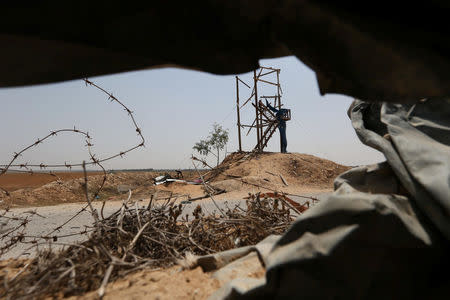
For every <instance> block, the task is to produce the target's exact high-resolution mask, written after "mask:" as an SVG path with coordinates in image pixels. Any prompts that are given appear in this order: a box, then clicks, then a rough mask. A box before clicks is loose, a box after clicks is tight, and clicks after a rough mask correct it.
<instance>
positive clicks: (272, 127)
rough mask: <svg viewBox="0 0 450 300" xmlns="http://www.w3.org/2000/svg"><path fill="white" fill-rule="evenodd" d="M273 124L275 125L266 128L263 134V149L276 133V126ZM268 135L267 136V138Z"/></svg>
mask: <svg viewBox="0 0 450 300" xmlns="http://www.w3.org/2000/svg"><path fill="white" fill-rule="evenodd" d="M274 124H276V123H272V126H269V127H268V128H267V132H266V133H265V140H264V143H263V145H262V146H263V148H265V147H266V146H267V143H268V142H269V140H270V139H271V138H272V136H273V134H274V133H275V131H277V126H276V125H274ZM269 130H270V133H269ZM267 135H268V136H267Z"/></svg>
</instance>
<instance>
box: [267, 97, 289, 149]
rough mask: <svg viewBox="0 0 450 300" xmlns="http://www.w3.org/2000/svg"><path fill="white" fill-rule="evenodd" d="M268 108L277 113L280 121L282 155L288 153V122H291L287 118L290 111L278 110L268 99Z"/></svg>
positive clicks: (276, 115)
mask: <svg viewBox="0 0 450 300" xmlns="http://www.w3.org/2000/svg"><path fill="white" fill-rule="evenodd" d="M266 106H267V107H268V108H269V109H270V110H271V111H273V112H274V113H275V117H276V118H277V121H278V130H279V131H280V137H281V153H287V151H286V148H287V139H286V120H289V118H288V117H287V114H288V110H287V109H282V108H281V109H276V108H275V107H273V106H272V105H270V103H269V102H268V101H267V99H266Z"/></svg>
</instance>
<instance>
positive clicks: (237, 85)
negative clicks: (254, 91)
mask: <svg viewBox="0 0 450 300" xmlns="http://www.w3.org/2000/svg"><path fill="white" fill-rule="evenodd" d="M236 110H237V127H238V138H239V152H242V144H241V114H240V108H239V78H238V77H237V76H236Z"/></svg>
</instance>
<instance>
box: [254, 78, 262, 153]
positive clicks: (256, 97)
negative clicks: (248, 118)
mask: <svg viewBox="0 0 450 300" xmlns="http://www.w3.org/2000/svg"><path fill="white" fill-rule="evenodd" d="M253 79H254V82H255V113H256V139H257V143H256V148H257V149H258V151H261V147H260V145H261V141H260V135H259V116H258V115H259V113H258V86H257V85H258V79H257V78H256V70H253Z"/></svg>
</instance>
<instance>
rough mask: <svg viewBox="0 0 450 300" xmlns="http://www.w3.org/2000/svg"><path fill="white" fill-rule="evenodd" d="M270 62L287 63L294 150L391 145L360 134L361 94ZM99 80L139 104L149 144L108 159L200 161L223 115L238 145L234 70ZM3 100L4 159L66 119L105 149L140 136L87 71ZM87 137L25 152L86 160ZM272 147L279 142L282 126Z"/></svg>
mask: <svg viewBox="0 0 450 300" xmlns="http://www.w3.org/2000/svg"><path fill="white" fill-rule="evenodd" d="M260 63H261V65H263V66H270V67H275V68H280V69H281V74H280V80H281V84H282V87H283V102H284V103H285V107H286V108H290V109H291V110H292V117H293V120H292V121H290V122H288V125H287V137H288V151H289V152H300V153H308V154H313V155H316V156H319V157H323V158H327V159H330V160H333V161H336V162H338V163H342V164H346V165H359V164H368V163H374V162H378V161H382V160H383V157H382V155H381V154H379V153H378V152H377V151H375V150H372V149H370V148H368V147H366V146H365V145H363V144H361V142H360V141H359V140H358V139H357V137H356V135H355V133H354V130H353V128H352V127H351V124H350V121H349V119H348V117H347V115H346V111H347V108H348V106H349V105H350V103H351V101H352V99H351V98H349V97H346V96H340V95H326V96H321V95H320V94H319V90H318V86H317V82H316V78H315V74H314V72H312V71H311V70H310V69H309V68H307V67H306V66H305V65H304V64H303V63H301V62H300V61H299V60H298V59H296V58H295V57H285V58H279V59H267V60H262V61H261V62H260ZM239 76H240V77H241V78H242V79H243V80H246V81H247V82H251V80H252V79H251V78H252V73H247V74H240V75H239ZM90 79H91V80H93V81H94V82H95V83H97V84H99V85H100V86H102V87H104V88H105V89H107V90H109V91H111V92H112V93H113V94H114V95H115V96H116V97H118V98H119V99H120V100H121V101H122V102H124V103H125V104H126V105H127V106H128V107H129V108H130V109H131V110H133V111H134V112H135V118H136V120H137V122H138V124H139V125H140V127H141V128H142V132H143V135H144V137H145V139H146V141H147V143H146V148H143V149H142V148H141V149H139V150H135V151H134V152H132V153H130V154H128V155H127V156H125V158H124V159H120V158H119V159H115V160H113V161H111V162H109V163H106V164H105V166H106V167H107V168H190V167H191V166H192V165H191V162H190V160H189V159H188V158H189V157H190V155H191V154H192V153H193V150H192V146H193V145H194V143H195V142H197V141H199V140H200V139H201V138H205V137H206V136H207V135H208V132H209V131H210V129H211V125H212V124H213V123H214V122H218V123H220V124H221V125H222V126H223V127H224V128H228V129H229V130H230V141H229V143H228V146H227V150H228V151H229V152H230V151H235V150H237V148H238V146H237V145H238V142H237V129H236V111H235V109H234V108H235V93H236V91H235V78H234V76H218V75H212V74H208V73H203V72H198V71H189V70H183V69H175V68H165V69H153V70H146V71H138V72H128V73H123V74H116V75H109V76H101V77H93V78H90ZM241 91H242V93H241V98H246V97H245V96H246V94H248V95H249V93H250V90H247V89H245V88H244V87H243V86H241ZM269 93H270V91H261V92H260V94H269ZM0 100H1V103H2V109H1V114H0V116H1V117H0V125H1V128H2V130H1V131H0V140H1V147H0V163H1V164H5V163H7V162H8V160H9V159H10V158H11V157H12V154H13V152H15V151H17V150H20V149H21V148H23V147H24V146H26V145H28V144H30V143H32V142H34V141H35V140H36V139H37V138H38V137H42V136H45V135H46V134H48V133H49V132H50V131H51V130H54V129H59V128H68V127H69V128H70V127H73V126H76V127H77V128H79V129H82V130H87V131H89V133H90V134H91V135H92V137H93V142H94V145H95V146H94V148H93V149H94V152H95V153H96V154H97V156H98V157H105V156H107V155H110V154H115V153H118V152H120V151H121V150H125V149H127V148H129V147H130V146H132V145H134V144H136V143H138V142H139V139H138V138H137V136H136V134H135V132H134V128H133V126H132V124H131V122H130V120H129V118H128V117H127V115H126V113H125V112H124V111H123V110H121V108H120V107H119V106H118V105H117V104H115V103H110V102H108V101H107V97H106V96H105V95H104V94H102V93H100V92H99V91H98V90H96V89H94V88H92V87H86V86H85V85H84V83H83V82H82V81H81V80H75V81H70V82H64V83H58V84H49V85H41V86H33V87H25V88H3V89H0ZM253 116H254V110H252V109H250V107H249V108H248V109H247V110H244V111H242V118H243V119H244V120H250V119H251V118H252V117H253ZM244 132H246V130H245V131H244ZM255 140H256V138H255V137H254V136H253V135H249V136H248V137H246V136H245V134H243V141H244V143H243V144H244V149H245V150H251V149H252V148H253V146H254V144H255ZM84 144H85V143H84V140H82V139H80V138H79V137H76V136H73V135H70V134H69V135H59V136H58V137H57V138H56V139H53V140H51V141H50V142H46V143H45V144H43V145H41V146H40V147H39V148H36V149H33V150H32V151H28V152H27V153H26V154H25V155H24V157H23V158H22V159H21V160H19V161H20V162H30V163H41V162H44V163H64V162H65V161H67V162H73V163H78V162H81V161H82V160H88V156H87V154H86V148H85V147H84ZM267 151H279V135H278V132H277V133H276V136H275V137H274V138H272V140H271V142H270V143H269V147H268V148H267Z"/></svg>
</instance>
